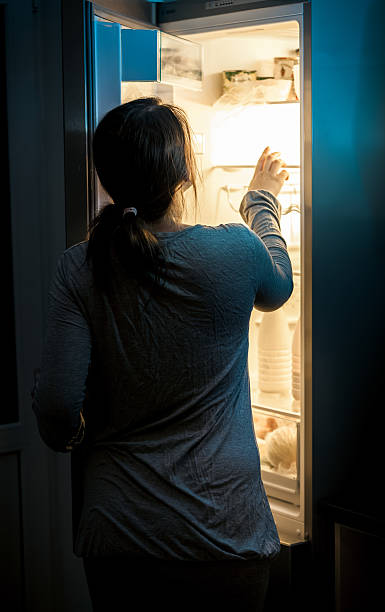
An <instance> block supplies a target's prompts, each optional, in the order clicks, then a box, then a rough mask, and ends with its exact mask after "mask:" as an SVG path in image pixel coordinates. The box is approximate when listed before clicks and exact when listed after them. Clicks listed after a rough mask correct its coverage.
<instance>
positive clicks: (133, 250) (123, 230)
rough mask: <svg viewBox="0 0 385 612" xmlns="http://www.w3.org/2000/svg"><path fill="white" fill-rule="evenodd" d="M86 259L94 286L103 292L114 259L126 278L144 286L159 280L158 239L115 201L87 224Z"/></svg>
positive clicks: (107, 286)
mask: <svg viewBox="0 0 385 612" xmlns="http://www.w3.org/2000/svg"><path fill="white" fill-rule="evenodd" d="M87 259H88V261H92V267H93V276H94V281H95V285H96V286H97V287H98V288H99V289H101V290H102V291H105V292H107V293H109V291H110V289H111V272H112V269H111V268H112V265H111V264H112V262H113V261H114V260H115V261H116V260H117V261H118V262H119V264H120V265H121V266H122V267H123V269H124V270H125V272H126V273H127V275H128V276H129V277H130V278H132V279H135V280H136V281H138V282H141V283H142V284H147V285H148V284H150V285H154V286H157V285H159V283H160V278H159V274H160V270H161V268H162V262H163V255H162V249H161V246H160V244H159V241H158V240H157V238H156V236H155V235H154V234H153V233H152V232H151V231H150V230H149V229H147V228H145V227H143V226H142V224H141V223H140V221H138V219H137V218H136V216H135V215H134V214H133V213H124V209H123V208H122V207H121V206H119V205H117V204H107V205H106V206H105V207H104V208H103V209H102V210H101V212H100V213H99V214H98V215H97V217H95V219H94V220H93V222H92V223H91V226H90V233H89V239H88V249H87Z"/></svg>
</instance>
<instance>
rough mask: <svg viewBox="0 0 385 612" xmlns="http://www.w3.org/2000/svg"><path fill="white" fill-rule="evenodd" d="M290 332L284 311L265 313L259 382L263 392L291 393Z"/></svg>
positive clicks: (262, 325)
mask: <svg viewBox="0 0 385 612" xmlns="http://www.w3.org/2000/svg"><path fill="white" fill-rule="evenodd" d="M291 345H292V339H291V333H290V329H289V324H288V319H287V316H286V314H285V312H284V310H283V309H282V308H279V309H278V310H275V311H274V312H265V313H264V315H263V319H262V322H261V326H260V330H259V336H258V380H259V389H260V391H262V392H263V393H278V394H283V395H289V394H290V391H291V378H292V363H291Z"/></svg>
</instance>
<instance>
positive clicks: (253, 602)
mask: <svg viewBox="0 0 385 612" xmlns="http://www.w3.org/2000/svg"><path fill="white" fill-rule="evenodd" d="M83 563H84V569H85V573H86V578H87V583H88V589H89V593H90V596H91V601H92V605H93V610H94V612H99V611H100V612H101V611H103V612H114V611H115V610H119V611H122V612H124V611H126V610H127V611H128V610H129V611H130V612H131V611H135V610H138V611H141V612H142V611H143V612H144V611H147V610H149V611H150V610H151V612H155V611H156V610H165V611H167V612H176V611H178V612H186V611H187V610H188V611H191V612H192V611H194V612H206V611H210V612H216V610H218V611H219V612H225V611H227V610H229V611H230V610H231V611H234V612H262V610H263V604H264V600H265V594H266V590H267V586H268V581H269V569H270V562H269V561H260V560H257V561H251V560H248V561H161V560H152V559H151V560H147V559H146V560H144V559H140V558H132V557H109V558H108V557H93V558H92V557H91V558H84V559H83Z"/></svg>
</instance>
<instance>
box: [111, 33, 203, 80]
mask: <svg viewBox="0 0 385 612" xmlns="http://www.w3.org/2000/svg"><path fill="white" fill-rule="evenodd" d="M121 39H122V40H121V44H122V81H123V82H125V81H150V82H156V81H157V82H162V83H166V84H169V85H177V86H180V87H184V88H185V89H192V90H197V91H200V90H201V89H202V78H203V72H202V48H201V46H200V45H199V44H197V43H195V42H191V41H189V40H185V39H183V38H179V37H177V36H171V35H170V34H165V33H164V32H161V31H160V30H138V29H135V28H122V30H121ZM133 58H135V61H133Z"/></svg>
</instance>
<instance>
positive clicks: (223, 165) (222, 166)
mask: <svg viewBox="0 0 385 612" xmlns="http://www.w3.org/2000/svg"><path fill="white" fill-rule="evenodd" d="M300 167H301V166H299V165H298V164H294V165H293V164H292V165H289V164H288V165H286V166H285V168H298V169H299V168H300ZM216 168H221V169H223V170H230V168H234V169H235V170H236V169H237V168H255V164H215V165H214V166H213V169H214V170H215V169H216Z"/></svg>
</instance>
